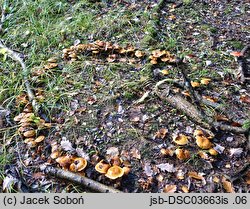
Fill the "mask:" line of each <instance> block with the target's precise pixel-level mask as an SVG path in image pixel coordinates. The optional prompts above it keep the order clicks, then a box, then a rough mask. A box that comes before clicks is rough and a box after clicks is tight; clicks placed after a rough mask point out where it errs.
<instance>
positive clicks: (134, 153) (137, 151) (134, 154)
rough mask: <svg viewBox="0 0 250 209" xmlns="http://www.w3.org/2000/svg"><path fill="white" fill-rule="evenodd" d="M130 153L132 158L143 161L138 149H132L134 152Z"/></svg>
mask: <svg viewBox="0 0 250 209" xmlns="http://www.w3.org/2000/svg"><path fill="white" fill-rule="evenodd" d="M130 153H131V154H132V157H134V158H136V159H139V160H140V159H141V154H140V151H139V150H138V149H136V148H134V147H133V148H132V150H131V151H130Z"/></svg>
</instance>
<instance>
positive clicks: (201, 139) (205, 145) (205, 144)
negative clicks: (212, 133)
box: [196, 136, 213, 149]
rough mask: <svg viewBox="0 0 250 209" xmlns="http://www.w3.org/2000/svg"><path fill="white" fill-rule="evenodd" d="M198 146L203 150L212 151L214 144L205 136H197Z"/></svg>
mask: <svg viewBox="0 0 250 209" xmlns="http://www.w3.org/2000/svg"><path fill="white" fill-rule="evenodd" d="M196 144H197V145H198V147H200V148H201V149H210V148H211V147H212V145H213V144H212V143H211V142H210V141H209V139H208V138H207V137H205V136H197V137H196Z"/></svg>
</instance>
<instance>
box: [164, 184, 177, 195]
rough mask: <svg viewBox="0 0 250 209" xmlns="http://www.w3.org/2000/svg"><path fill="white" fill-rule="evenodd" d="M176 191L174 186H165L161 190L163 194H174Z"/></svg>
mask: <svg viewBox="0 0 250 209" xmlns="http://www.w3.org/2000/svg"><path fill="white" fill-rule="evenodd" d="M176 189H177V186H176V185H171V184H167V185H165V187H164V188H163V192H164V193H174V192H176Z"/></svg>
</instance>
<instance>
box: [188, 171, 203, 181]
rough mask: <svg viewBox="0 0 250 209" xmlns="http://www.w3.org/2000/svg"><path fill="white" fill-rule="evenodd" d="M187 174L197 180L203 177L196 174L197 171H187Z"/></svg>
mask: <svg viewBox="0 0 250 209" xmlns="http://www.w3.org/2000/svg"><path fill="white" fill-rule="evenodd" d="M188 176H189V177H191V178H194V179H197V180H202V179H203V176H201V175H198V174H197V172H188Z"/></svg>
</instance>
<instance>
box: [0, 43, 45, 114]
mask: <svg viewBox="0 0 250 209" xmlns="http://www.w3.org/2000/svg"><path fill="white" fill-rule="evenodd" d="M0 48H3V49H4V50H5V51H6V53H7V54H8V55H9V57H10V58H11V59H13V60H15V61H17V62H18V63H19V64H20V65H21V67H22V71H23V72H22V74H23V80H24V85H25V87H26V91H27V95H28V97H29V101H30V102H31V104H32V107H33V110H34V112H35V113H38V110H39V108H40V107H39V105H38V103H37V102H36V99H35V95H34V93H33V91H32V90H31V86H30V82H29V80H28V75H29V71H28V69H27V67H26V65H25V63H24V61H23V59H22V58H21V57H20V55H19V54H18V53H17V52H15V51H13V50H11V49H9V48H8V47H7V46H5V45H4V44H2V43H1V41H0Z"/></svg>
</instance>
